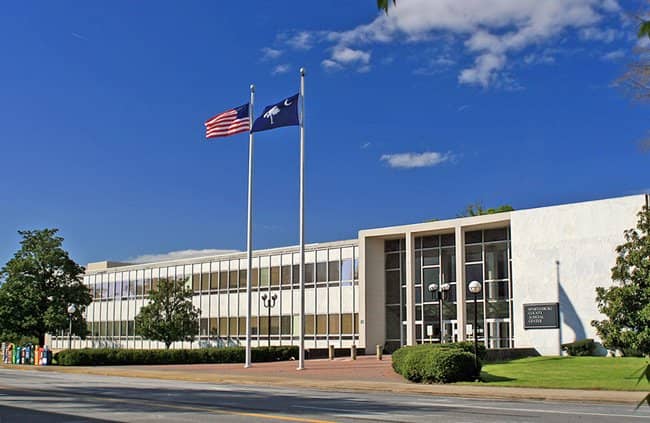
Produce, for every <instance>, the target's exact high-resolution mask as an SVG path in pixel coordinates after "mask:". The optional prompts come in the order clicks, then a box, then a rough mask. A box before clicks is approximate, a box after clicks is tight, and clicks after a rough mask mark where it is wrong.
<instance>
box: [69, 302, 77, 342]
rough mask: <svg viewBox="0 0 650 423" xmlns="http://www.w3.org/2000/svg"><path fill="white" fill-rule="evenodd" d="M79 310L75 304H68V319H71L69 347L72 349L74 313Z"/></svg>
mask: <svg viewBox="0 0 650 423" xmlns="http://www.w3.org/2000/svg"><path fill="white" fill-rule="evenodd" d="M75 311H77V307H75V305H74V304H70V305H69V306H68V321H69V326H68V349H69V350H71V349H72V315H73V314H74V312H75Z"/></svg>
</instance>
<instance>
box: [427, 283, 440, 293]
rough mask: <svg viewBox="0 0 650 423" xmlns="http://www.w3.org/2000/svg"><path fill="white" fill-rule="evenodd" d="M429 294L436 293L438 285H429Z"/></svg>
mask: <svg viewBox="0 0 650 423" xmlns="http://www.w3.org/2000/svg"><path fill="white" fill-rule="evenodd" d="M428 289H429V292H436V291H437V290H438V285H436V284H435V283H430V284H429V286H428Z"/></svg>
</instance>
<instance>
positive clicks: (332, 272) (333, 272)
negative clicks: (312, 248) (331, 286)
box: [327, 260, 339, 281]
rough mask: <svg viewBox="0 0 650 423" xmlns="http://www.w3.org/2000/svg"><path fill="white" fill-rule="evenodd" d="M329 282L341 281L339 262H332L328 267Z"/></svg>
mask: <svg viewBox="0 0 650 423" xmlns="http://www.w3.org/2000/svg"><path fill="white" fill-rule="evenodd" d="M327 268H328V273H327V280H328V281H338V280H339V262H338V260H335V261H330V262H329V264H328V266H327Z"/></svg>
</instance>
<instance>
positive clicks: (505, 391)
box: [2, 364, 647, 404]
mask: <svg viewBox="0 0 650 423" xmlns="http://www.w3.org/2000/svg"><path fill="white" fill-rule="evenodd" d="M2 368H7V369H13V370H24V371H44V372H58V373H74V374H87V375H97V376H117V377H136V378H147V379H163V380H182V381H188V382H205V383H226V384H240V385H263V386H278V387H291V388H296V387H299V388H309V389H318V390H324V391H361V392H394V393H401V394H420V395H422V394H425V395H433V396H453V397H465V398H493V399H515V400H522V399H526V400H544V401H557V402H580V403H585V402H589V403H601V404H602V403H614V404H637V403H639V401H641V399H642V398H643V397H645V396H646V394H647V392H645V391H604V390H584V389H550V388H517V387H501V386H499V387H497V386H474V385H456V384H448V385H427V384H415V383H409V382H381V381H377V382H367V381H358V380H335V381H332V380H322V379H310V380H300V379H296V378H290V377H276V376H263V375H251V376H242V375H219V374H215V373H214V372H204V373H199V374H183V372H182V371H180V370H160V369H159V368H152V369H151V370H142V366H138V369H134V368H129V366H124V367H122V368H116V367H100V366H97V367H59V366H44V367H40V366H18V365H6V364H3V365H2Z"/></svg>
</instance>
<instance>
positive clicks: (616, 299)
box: [591, 206, 650, 355]
mask: <svg viewBox="0 0 650 423" xmlns="http://www.w3.org/2000/svg"><path fill="white" fill-rule="evenodd" d="M638 216H639V221H638V223H637V227H636V229H628V230H626V231H625V234H624V237H625V243H624V244H621V245H619V246H618V247H616V253H617V257H616V265H615V266H614V267H613V268H612V280H613V281H614V282H616V283H617V284H616V285H614V286H611V287H609V288H602V287H599V288H597V289H596V301H597V303H598V309H599V310H600V312H601V313H603V314H604V315H605V316H607V319H605V320H601V321H597V320H594V321H593V322H591V324H592V325H593V326H594V327H595V328H596V330H597V331H598V335H600V337H601V339H602V340H603V344H604V345H605V347H607V348H610V349H614V348H619V349H623V350H628V351H629V350H632V351H638V352H640V353H642V354H645V355H650V209H648V206H644V207H643V209H642V210H641V212H639V214H638Z"/></svg>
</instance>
